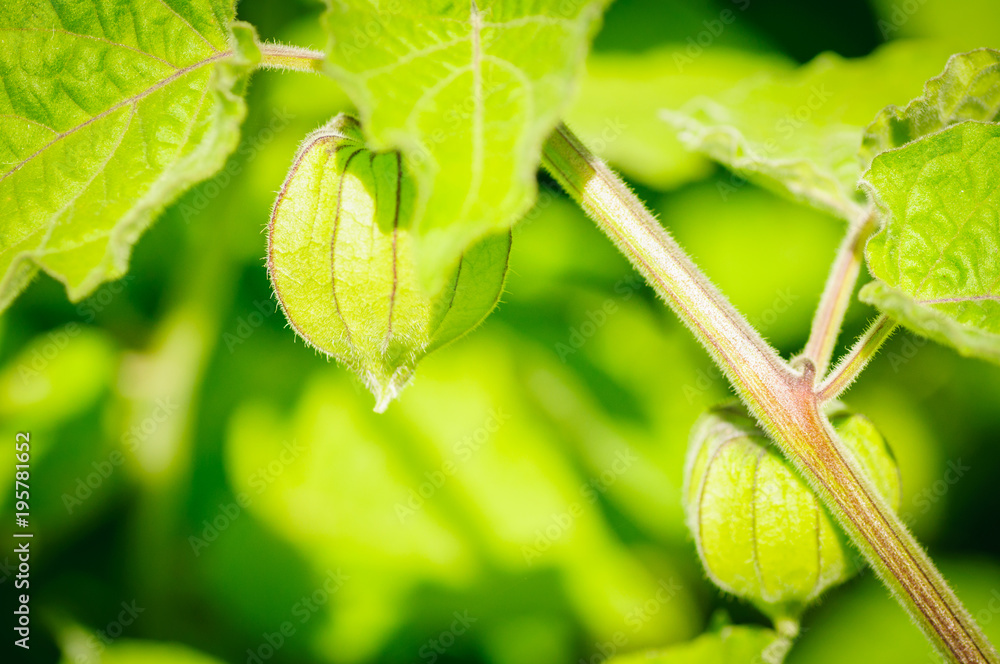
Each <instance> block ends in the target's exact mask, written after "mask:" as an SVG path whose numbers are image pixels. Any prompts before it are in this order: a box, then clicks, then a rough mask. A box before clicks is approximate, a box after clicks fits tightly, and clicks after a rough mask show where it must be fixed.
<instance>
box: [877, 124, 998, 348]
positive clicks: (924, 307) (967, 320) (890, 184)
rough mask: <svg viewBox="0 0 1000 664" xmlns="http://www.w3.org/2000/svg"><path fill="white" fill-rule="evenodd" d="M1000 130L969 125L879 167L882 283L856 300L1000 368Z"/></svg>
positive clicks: (885, 157) (884, 158) (902, 151)
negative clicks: (997, 364) (995, 363)
mask: <svg viewBox="0 0 1000 664" xmlns="http://www.w3.org/2000/svg"><path fill="white" fill-rule="evenodd" d="M997 164H1000V125H996V124H983V123H978V122H963V123H961V124H958V125H955V126H953V127H950V128H948V129H945V130H944V131H941V132H938V133H936V134H932V135H930V136H927V137H925V138H922V139H920V140H918V141H915V142H913V143H910V144H908V145H906V146H905V147H902V148H898V149H896V150H890V151H889V152H885V153H883V154H881V155H879V156H878V157H876V158H875V160H874V162H872V166H871V169H869V171H868V172H867V173H866V174H865V178H864V180H863V183H862V184H863V185H864V187H865V188H866V189H867V190H868V191H869V192H870V193H871V195H872V198H873V199H874V200H875V202H876V204H877V205H878V206H879V209H880V211H881V212H882V215H883V220H884V221H883V226H882V228H881V230H880V231H879V232H878V233H877V234H876V235H874V236H873V237H872V238H871V240H869V242H868V246H867V249H866V254H867V259H868V269H869V271H870V272H871V273H872V276H874V277H875V278H876V279H877V281H875V282H873V283H870V284H867V285H866V286H865V287H864V288H862V289H861V292H860V294H859V297H860V298H861V299H862V300H863V301H865V302H868V303H870V304H873V305H875V306H876V307H878V308H879V309H881V310H882V311H884V312H886V313H888V314H889V315H891V316H893V317H894V318H896V319H898V320H899V321H900V322H901V323H903V324H904V325H906V326H907V327H910V328H911V329H913V330H914V331H916V332H919V333H920V334H923V335H925V336H928V337H930V338H932V339H934V340H936V341H939V342H941V343H944V344H947V345H950V346H953V347H954V348H956V349H957V350H958V351H959V352H960V353H961V354H962V355H968V356H975V357H982V358H986V359H989V360H992V361H994V362H997V363H1000V222H998V218H1000V170H998V169H997Z"/></svg>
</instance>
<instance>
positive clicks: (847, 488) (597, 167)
mask: <svg viewBox="0 0 1000 664" xmlns="http://www.w3.org/2000/svg"><path fill="white" fill-rule="evenodd" d="M542 163H543V165H544V166H545V168H546V169H547V170H548V171H549V172H550V173H551V174H552V175H553V177H555V178H556V180H558V181H559V182H560V184H562V185H563V187H565V189H566V190H567V192H569V194H570V195H571V196H573V198H574V199H576V200H577V201H578V202H579V203H580V205H581V206H582V207H583V208H584V209H585V210H586V211H587V213H588V214H589V215H590V216H591V217H592V218H593V219H594V221H595V222H596V223H597V225H598V226H599V227H600V228H601V230H603V231H604V232H605V233H606V234H607V235H608V236H609V237H610V238H611V239H612V240H613V241H614V242H615V244H617V245H618V247H619V249H621V251H622V252H623V253H624V254H625V255H626V256H627V257H628V258H629V259H630V260H631V261H632V263H633V265H635V267H636V269H638V270H639V271H640V272H641V273H642V274H643V275H644V276H645V277H646V279H648V280H649V282H650V284H652V285H653V287H654V288H655V289H656V291H657V293H658V294H659V295H660V296H661V297H662V298H663V299H664V300H665V301H666V303H667V304H668V305H669V306H670V307H671V309H673V310H674V312H675V313H676V314H677V315H678V316H679V317H680V318H681V320H682V321H684V323H685V324H686V325H687V326H688V327H689V328H690V329H691V330H692V331H693V332H694V334H695V336H696V337H697V338H698V340H699V341H700V342H701V343H702V345H704V346H705V348H706V349H707V350H708V352H709V353H710V354H711V355H712V357H713V358H714V359H715V361H716V362H717V363H718V364H719V365H720V366H721V367H722V369H723V371H724V372H725V373H726V375H727V376H728V377H729V379H730V380H731V381H732V383H733V386H734V387H735V389H736V391H737V393H738V394H739V395H740V397H741V398H742V399H743V401H744V402H746V404H747V406H748V407H749V408H750V410H751V411H752V412H753V413H754V415H755V416H756V417H757V419H758V420H759V421H760V423H761V425H762V426H764V427H765V428H766V429H767V431H768V432H769V433H770V434H771V436H772V437H773V438H774V440H775V442H776V443H777V444H778V445H779V446H780V447H781V449H782V451H783V452H784V454H785V455H786V456H787V457H788V458H789V459H790V460H791V461H792V462H793V464H794V465H795V466H796V467H797V468H798V470H799V471H800V472H801V473H802V474H803V476H804V477H806V478H807V479H808V480H809V481H810V483H811V484H812V485H813V487H814V489H815V490H816V492H817V494H818V495H819V496H820V497H821V499H822V500H823V501H824V503H825V504H826V505H827V507H828V508H829V509H830V511H831V512H832V513H833V514H834V515H835V516H836V518H837V520H838V521H839V522H840V523H841V525H842V526H843V527H844V529H845V530H846V531H847V533H848V534H849V535H850V537H851V539H852V540H853V541H854V543H855V544H856V545H857V546H858V547H859V548H860V549H861V551H862V552H863V553H864V554H865V557H866V558H867V559H868V561H869V562H870V563H871V565H872V567H873V568H874V569H875V570H876V572H877V573H878V574H879V576H880V577H881V578H882V580H883V581H884V582H885V583H886V585H888V586H889V588H890V589H891V590H892V591H893V592H894V594H895V595H896V597H897V598H898V599H899V601H900V603H901V604H902V605H903V606H904V607H905V608H906V609H907V611H909V613H910V614H911V616H912V617H913V618H914V620H915V621H916V622H917V623H918V625H919V626H920V627H921V628H922V629H923V630H924V632H925V633H926V634H927V636H928V637H929V638H930V639H931V641H932V642H933V643H934V644H935V646H936V647H937V648H938V649H939V650H940V651H941V652H942V653H944V654H946V655H947V656H949V657H950V658H951V659H952V660H953V661H956V662H961V663H963V664H967V663H973V662H976V663H991V664H997V662H998V661H1000V660H998V657H997V654H996V651H995V650H994V649H993V646H992V645H991V644H990V643H989V641H987V640H986V638H985V636H984V635H983V634H982V632H981V631H980V629H979V627H978V626H977V625H976V624H975V622H974V621H973V620H972V618H971V616H970V615H969V613H968V611H966V610H965V608H964V607H963V606H962V604H961V602H960V601H959V600H958V598H957V597H956V596H955V594H954V593H953V592H952V590H951V589H950V588H949V587H948V584H947V583H946V582H945V580H944V578H943V577H942V576H941V574H940V573H939V572H938V571H937V569H936V568H935V567H934V564H933V563H932V562H931V560H930V558H928V557H927V555H926V554H925V553H924V551H923V549H922V548H921V547H920V545H919V544H917V542H916V540H915V539H914V538H913V536H912V535H911V534H910V533H909V531H908V530H907V529H906V526H905V525H904V524H903V522H902V521H901V520H900V519H899V517H898V516H896V514H895V513H894V512H893V511H892V510H891V509H890V508H889V506H888V505H887V504H886V502H885V500H884V499H883V498H882V497H881V495H880V494H879V493H878V492H877V491H875V490H874V488H873V487H872V485H871V483H870V481H869V480H868V479H867V477H866V476H865V475H864V473H863V472H862V471H861V470H859V467H858V465H857V462H856V461H855V460H854V459H853V457H852V456H851V454H850V453H849V452H847V451H846V450H845V448H844V446H843V444H842V443H841V442H840V441H839V439H838V438H837V436H836V434H835V433H834V430H833V427H832V426H831V425H830V422H829V421H828V420H827V418H826V416H825V415H824V414H823V411H822V406H823V401H822V400H821V399H820V396H819V394H818V392H817V390H816V387H815V385H814V379H815V367H814V364H813V362H812V361H811V360H809V359H807V360H806V361H803V362H802V363H801V364H802V371H801V372H797V371H794V370H793V369H792V368H791V367H789V365H787V364H786V363H784V362H783V361H782V360H781V359H780V358H779V357H778V355H777V353H776V352H775V351H774V350H773V349H772V348H771V347H770V346H769V345H768V344H767V343H766V342H765V341H764V340H763V339H762V338H761V337H760V335H759V334H758V333H757V332H756V331H755V330H754V329H753V328H752V327H751V326H750V325H749V324H748V323H747V322H746V320H745V319H744V318H743V317H742V316H741V315H740V314H739V313H738V312H737V311H736V309H735V308H734V307H733V306H732V305H731V304H730V303H729V302H728V300H727V299H726V298H725V297H724V296H723V295H722V294H721V293H720V292H719V291H718V290H717V289H716V288H715V287H714V286H713V285H712V284H711V283H710V282H709V280H708V279H707V278H706V277H705V276H704V274H702V272H701V271H700V270H699V269H698V268H697V267H696V266H695V264H694V263H693V262H692V261H691V260H690V259H689V258H688V257H687V255H686V254H685V253H684V251H683V250H682V249H681V248H680V247H679V246H678V244H677V243H676V242H675V241H674V239H673V238H672V237H670V235H669V234H668V233H667V231H666V230H664V229H663V228H662V227H661V226H660V224H659V223H658V222H657V221H656V219H655V218H654V217H653V216H652V215H651V214H650V213H649V212H648V211H647V210H646V208H645V207H644V206H643V204H642V203H641V202H640V201H639V199H638V198H636V196H635V195H634V194H633V193H632V192H631V191H630V190H629V189H628V187H627V186H626V185H625V184H624V183H623V182H622V181H621V179H620V178H619V177H618V176H617V175H616V174H615V173H614V172H613V171H611V170H610V169H609V168H608V167H607V166H606V165H605V164H604V163H603V162H602V161H601V160H600V159H598V158H597V157H596V156H594V155H593V154H592V153H591V152H590V151H589V150H588V149H587V148H586V147H585V146H584V145H583V144H582V143H581V142H580V141H579V139H577V138H576V137H575V136H574V135H573V134H572V132H570V130H569V129H568V128H566V127H565V126H560V127H559V128H557V129H556V131H555V132H554V133H553V134H552V136H551V137H550V138H549V140H548V141H547V142H546V144H545V147H544V150H543V159H542ZM844 262H845V265H846V268H847V269H846V270H845V273H846V274H848V276H849V273H850V271H851V269H852V268H851V267H850V265H849V263H850V261H848V260H847V259H845V261H844ZM855 269H856V268H855ZM847 280H848V279H846V278H840V279H838V280H837V281H838V283H839V284H842V283H845V282H846V281H847ZM851 286H852V288H853V283H852V284H851ZM842 289H843V287H842V286H840V285H838V286H837V287H836V288H834V287H832V286H831V287H830V289H829V290H830V291H831V292H836V293H839V292H840V291H841V290H842ZM824 299H827V300H829V301H830V302H831V304H829V305H827V307H826V308H827V309H828V310H829V314H824V316H828V317H830V318H831V319H832V318H838V317H840V316H842V312H840V311H839V310H840V309H841V306H842V305H840V304H839V301H840V300H841V296H840V295H839V294H834V295H830V296H829V297H828V298H824ZM838 312H839V313H838ZM821 327H826V324H822V325H821ZM837 327H838V328H839V324H838V325H837ZM826 345H827V342H825V341H824V342H823V343H819V344H817V348H822V347H824V346H826ZM817 357H820V355H817Z"/></svg>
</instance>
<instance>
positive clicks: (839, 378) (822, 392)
mask: <svg viewBox="0 0 1000 664" xmlns="http://www.w3.org/2000/svg"><path fill="white" fill-rule="evenodd" d="M896 327H897V323H896V321H894V320H893V319H891V318H889V317H888V316H886V315H885V314H882V315H881V316H879V317H878V318H876V319H875V320H874V321H873V322H872V324H871V325H869V326H868V329H867V330H865V333H864V334H862V335H861V336H860V337H858V340H857V341H856V342H855V343H854V346H853V347H852V348H851V350H850V351H848V353H847V355H845V356H844V358H843V359H842V360H841V361H840V362H839V363H838V364H837V366H836V367H835V368H834V369H833V371H831V372H830V375H829V376H827V377H826V378H824V379H823V381H822V382H821V383H820V386H819V388H818V389H817V391H818V393H819V398H820V401H829V400H831V399H836V398H837V397H838V396H840V395H841V394H842V393H843V392H844V390H846V389H847V388H848V387H849V386H850V385H851V383H853V382H854V379H855V378H857V377H858V374H860V373H861V370H862V369H864V368H865V365H866V364H868V362H869V361H870V360H871V359H872V358H873V357H875V354H876V353H877V352H878V349H879V348H881V346H882V344H883V343H885V341H886V339H888V338H889V337H890V336H892V333H893V332H895V331H896Z"/></svg>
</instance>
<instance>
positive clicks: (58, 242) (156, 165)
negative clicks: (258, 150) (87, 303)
mask: <svg viewBox="0 0 1000 664" xmlns="http://www.w3.org/2000/svg"><path fill="white" fill-rule="evenodd" d="M233 4H234V3H233V2H231V1H227V0H197V1H195V2H179V1H178V0H172V1H170V2H168V1H167V0H162V1H161V0H129V1H128V2H117V3H112V4H110V5H102V4H97V5H95V4H94V3H91V2H85V1H84V0H67V1H65V2H59V3H54V4H50V3H48V2H40V1H37V0H16V1H15V2H13V3H7V4H6V5H5V6H4V10H3V12H2V13H0V309H2V308H4V307H6V306H7V305H9V304H10V302H11V301H12V300H13V299H14V298H15V297H16V296H17V294H18V293H19V292H20V291H21V290H22V289H23V288H24V287H25V286H26V285H27V283H28V282H29V281H30V280H31V278H32V277H33V276H34V275H35V274H36V273H37V272H38V270H39V268H41V269H42V270H44V271H45V272H47V273H48V274H50V275H52V276H53V277H55V278H56V279H58V280H60V281H62V282H63V283H64V284H65V285H66V289H67V292H68V293H69V296H70V298H71V299H74V300H78V299H80V298H82V297H84V296H85V295H87V294H88V293H89V292H91V291H92V290H93V289H94V288H95V287H96V286H97V285H98V284H100V283H101V282H103V281H108V280H111V279H115V278H118V277H120V276H121V275H122V274H124V272H125V270H126V269H127V266H128V260H129V255H130V253H131V249H132V245H133V244H134V243H135V242H136V241H137V240H138V238H139V236H140V235H141V234H142V232H143V231H144V230H145V229H146V228H147V227H148V226H149V224H150V223H151V222H152V220H153V219H154V218H155V216H156V215H157V214H158V213H159V212H160V211H161V210H162V209H163V207H164V206H165V205H166V204H167V203H169V202H170V201H171V200H172V199H173V198H174V197H176V196H177V195H178V194H179V193H180V192H181V191H183V190H184V189H186V188H187V187H189V186H191V185H192V184H194V183H196V182H198V181H200V180H202V179H204V178H206V177H208V176H210V175H211V174H212V173H214V172H215V171H217V170H218V169H219V168H220V167H221V166H222V164H223V161H224V159H225V157H226V155H227V154H228V153H229V152H230V151H232V149H233V148H235V147H236V144H237V140H238V136H239V124H240V122H241V120H242V119H243V116H244V114H245V106H244V103H243V99H242V96H241V94H242V88H243V87H244V84H245V81H246V75H247V73H248V72H249V70H250V66H251V64H252V62H251V61H252V60H253V59H254V58H255V57H256V46H255V45H254V37H253V32H252V29H251V28H250V27H249V26H244V25H235V26H233V27H232V28H231V27H230V23H231V22H232V19H233V15H234V9H233Z"/></svg>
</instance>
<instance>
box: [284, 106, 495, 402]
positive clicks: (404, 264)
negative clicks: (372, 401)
mask: <svg viewBox="0 0 1000 664" xmlns="http://www.w3.org/2000/svg"><path fill="white" fill-rule="evenodd" d="M415 200H416V192H415V189H414V184H413V180H412V179H411V178H410V177H409V175H408V173H407V172H406V169H405V166H404V164H403V161H402V160H401V159H400V156H399V154H398V153H396V152H382V153H379V152H373V151H371V150H369V149H368V148H366V147H365V143H364V138H363V136H362V133H361V128H360V126H359V124H358V121H357V120H355V119H354V118H352V117H350V116H347V115H343V114H341V115H338V116H337V117H335V118H334V119H333V120H331V121H330V122H329V123H327V124H326V125H325V126H323V127H322V128H320V129H318V130H317V131H315V132H313V133H312V134H310V135H309V136H308V137H307V138H306V140H305V142H304V143H303V144H302V147H301V148H300V149H299V152H298V154H297V155H296V156H295V160H294V162H293V163H292V167H291V169H290V170H289V173H288V177H287V178H286V180H285V183H284V185H283V186H282V188H281V192H280V193H279V194H278V199H277V201H276V202H275V204H274V210H273V212H272V214H271V223H270V227H269V229H268V271H269V273H270V276H271V283H272V285H273V286H274V290H275V293H277V295H278V300H279V301H280V303H281V307H282V309H283V310H284V312H285V316H286V317H287V318H288V321H289V323H291V325H292V327H293V328H294V329H295V331H296V332H297V333H298V334H299V336H301V337H302V338H303V339H305V341H306V342H307V343H308V344H309V345H311V346H313V347H314V348H316V349H317V350H320V351H322V352H323V353H326V354H327V355H331V356H333V357H335V358H336V359H337V360H339V361H340V362H342V363H343V364H345V365H347V366H348V367H350V368H351V369H352V370H353V371H354V372H355V373H356V374H357V375H358V376H359V378H361V380H362V381H363V382H364V383H365V384H366V385H367V386H368V388H369V389H370V390H371V391H372V393H373V394H374V395H375V398H376V406H375V410H376V411H379V412H381V411H383V410H384V409H385V408H386V407H387V406H388V405H389V403H390V402H391V401H392V399H393V398H395V397H396V396H397V395H398V394H399V391H400V390H401V389H402V388H403V387H404V386H405V385H406V384H407V383H408V382H409V380H410V378H411V377H412V375H413V372H414V369H415V367H416V364H417V362H418V361H419V360H420V359H421V358H422V357H423V356H424V355H426V354H427V353H429V352H430V351H432V350H434V349H436V348H438V347H440V346H443V345H445V344H447V343H448V342H450V341H453V340H455V339H457V338H458V337H460V336H462V335H464V334H465V333H466V332H468V331H469V330H471V329H472V328H474V327H476V325H478V324H479V323H480V322H481V321H482V320H483V319H484V318H485V317H486V316H487V315H488V314H489V313H490V311H491V310H492V309H493V308H494V307H495V306H496V304H497V302H498V300H499V298H500V294H501V293H502V292H503V284H504V279H505V277H506V274H507V259H508V256H509V253H510V245H511V237H510V233H502V234H499V235H492V236H489V237H487V238H485V239H484V240H482V241H481V242H479V243H478V244H476V245H474V246H473V247H471V248H470V249H469V250H467V251H466V252H465V253H464V254H463V256H462V258H461V260H460V262H459V263H458V265H456V266H455V268H454V269H453V270H452V272H451V277H450V279H449V280H448V281H447V283H446V284H445V286H444V288H442V289H441V290H440V291H439V292H437V293H435V294H433V295H431V294H428V293H426V292H425V291H424V290H423V289H422V287H421V285H420V283H419V282H418V277H417V274H418V273H417V259H416V256H415V244H416V242H415V236H414V233H413V230H414V229H413V228H412V226H411V222H412V219H413V214H414V201H415Z"/></svg>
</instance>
